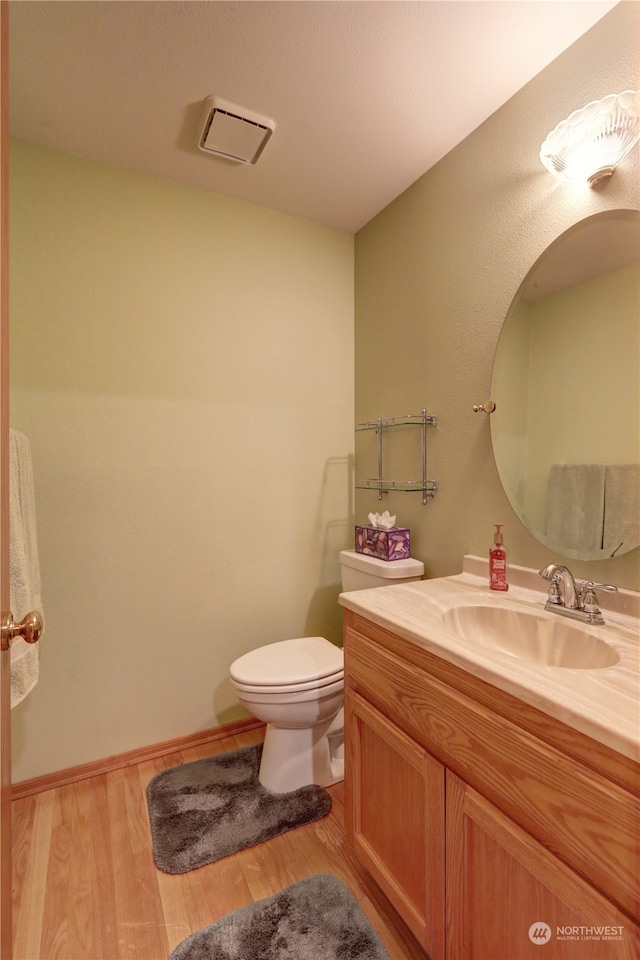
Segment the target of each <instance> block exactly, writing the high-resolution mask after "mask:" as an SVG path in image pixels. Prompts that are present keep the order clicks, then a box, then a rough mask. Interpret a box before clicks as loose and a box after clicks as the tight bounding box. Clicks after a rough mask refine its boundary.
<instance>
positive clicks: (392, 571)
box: [340, 550, 424, 580]
mask: <svg viewBox="0 0 640 960" xmlns="http://www.w3.org/2000/svg"><path fill="white" fill-rule="evenodd" d="M340 563H343V564H344V565H345V566H346V567H354V568H355V569H356V570H362V571H364V572H365V573H370V574H372V575H373V576H376V577H384V578H385V579H388V580H402V579H404V578H405V577H422V576H424V563H423V562H422V560H414V559H413V557H407V559H406V560H379V559H378V558H377V557H368V556H367V555H366V554H365V553H356V551H355V550H341V551H340Z"/></svg>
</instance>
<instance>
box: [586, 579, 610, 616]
mask: <svg viewBox="0 0 640 960" xmlns="http://www.w3.org/2000/svg"><path fill="white" fill-rule="evenodd" d="M596 590H605V591H606V592H607V593H617V592H618V588H617V587H614V586H613V584H611V583H594V582H593V580H586V581H585V582H584V583H583V584H582V586H581V587H580V606H581V607H582V609H583V610H584V612H585V613H587V614H589V615H590V616H598V615H601V611H600V607H599V606H598V602H597V600H596Z"/></svg>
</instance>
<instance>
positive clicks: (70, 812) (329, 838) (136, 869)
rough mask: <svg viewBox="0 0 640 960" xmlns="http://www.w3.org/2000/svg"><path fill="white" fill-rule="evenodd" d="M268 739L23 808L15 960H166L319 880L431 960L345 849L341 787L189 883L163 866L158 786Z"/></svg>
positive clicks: (90, 784)
mask: <svg viewBox="0 0 640 960" xmlns="http://www.w3.org/2000/svg"><path fill="white" fill-rule="evenodd" d="M261 737H262V731H260V730H258V731H252V732H249V733H243V734H241V735H239V736H236V737H229V738H227V739H225V740H218V741H216V742H213V743H208V744H205V745H204V746H202V747H199V748H197V749H193V750H188V751H183V752H182V753H172V754H171V755H169V756H167V757H163V758H161V759H159V760H153V761H148V762H145V763H140V764H137V765H134V766H130V767H126V768H124V769H121V770H116V771H112V772H110V773H108V774H104V775H101V776H96V777H92V778H91V779H87V780H83V781H81V782H79V783H75V784H71V785H69V786H65V787H60V788H59V789H54V790H47V791H45V792H43V793H39V794H37V795H35V796H30V797H26V798H24V799H20V800H15V801H14V803H13V837H14V841H13V844H14V850H13V864H14V882H13V923H14V960H54V958H57V960H125V958H127V960H166V958H167V957H168V956H169V953H170V952H171V951H172V950H173V948H174V947H175V946H176V945H177V944H178V943H179V942H180V941H181V940H183V939H184V938H185V937H187V936H188V935H189V934H190V933H193V932H195V931H196V930H198V929H200V928H201V927H204V926H207V925H208V924H210V923H213V922H214V921H216V920H218V919H219V918H220V917H222V916H224V915H225V914H227V913H229V912H231V911H232V910H236V909H238V908H239V907H242V906H245V905H246V904H248V903H251V902H252V901H253V900H260V899H262V898H263V897H268V896H270V895H271V894H272V893H275V892H277V891H278V890H281V889H282V888H283V887H286V886H288V885H289V884H291V883H295V881H296V880H301V879H302V878H303V877H307V876H310V875H312V874H314V873H332V874H334V875H335V876H337V877H339V878H340V879H341V880H343V881H344V882H345V883H346V884H347V886H348V887H349V888H350V890H351V891H352V893H353V894H354V896H355V897H356V898H357V900H358V901H359V903H360V906H361V907H362V909H363V911H364V913H365V914H366V915H367V917H368V918H369V921H370V922H371V924H372V926H373V927H374V929H375V930H376V931H377V933H378V935H379V936H380V938H381V940H382V941H383V943H384V944H385V946H386V948H387V950H388V952H389V954H390V956H391V958H392V960H424V954H423V953H422V952H421V951H420V949H419V948H418V947H417V945H416V943H415V941H414V940H413V938H412V937H411V935H410V934H409V933H408V931H407V930H406V928H405V927H404V926H403V924H402V923H401V921H400V920H399V919H398V918H397V917H396V915H395V914H393V912H392V911H391V909H390V908H389V907H387V906H386V905H385V904H384V902H383V901H382V900H381V899H380V898H379V895H378V894H377V892H376V888H375V887H374V886H373V885H372V884H371V883H370V881H368V879H367V877H366V875H365V874H364V873H363V871H362V870H361V869H360V868H359V867H358V865H357V863H356V862H355V860H354V858H353V857H352V855H351V853H350V851H349V849H348V848H347V845H346V841H345V834H344V816H343V813H344V805H343V792H344V791H343V785H342V784H337V785H336V786H334V787H330V788H329V792H330V793H331V796H332V799H333V806H332V810H331V813H330V814H329V815H328V816H327V817H324V818H323V819H322V820H318V821H316V822H315V823H312V824H309V825H307V826H305V827H300V828H298V829H297V830H292V831H290V832H288V833H286V834H283V835H282V836H280V837H276V838H275V839H273V840H269V841H267V842H266V843H263V844H260V845H259V846H257V847H253V848H252V849H250V850H245V851H243V852H241V853H238V854H235V855H234V856H232V857H227V858H225V859H224V860H220V861H218V862H217V863H214V864H211V865H209V866H206V867H201V868H200V869H198V870H194V871H192V872H190V873H186V874H182V875H179V876H171V875H169V874H165V873H162V871H160V870H158V869H157V868H156V866H155V864H154V862H153V857H152V849H151V835H150V831H149V821H148V816H147V804H146V793H145V790H146V786H147V783H148V782H149V780H150V779H151V777H152V776H154V775H155V774H156V773H158V772H159V771H160V770H164V769H166V768H167V767H172V766H175V765H176V764H178V763H184V762H187V761H189V760H197V759H199V758H200V757H203V756H211V755H212V754H214V753H225V752H227V751H230V750H237V749H238V748H239V747H243V746H248V745H250V744H252V743H255V742H257V741H259V740H260V739H261Z"/></svg>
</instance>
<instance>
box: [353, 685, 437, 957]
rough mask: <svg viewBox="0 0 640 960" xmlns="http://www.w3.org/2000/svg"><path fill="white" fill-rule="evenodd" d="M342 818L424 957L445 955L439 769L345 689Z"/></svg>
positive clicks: (365, 863) (360, 856) (359, 854)
mask: <svg viewBox="0 0 640 960" xmlns="http://www.w3.org/2000/svg"><path fill="white" fill-rule="evenodd" d="M345 706H346V712H345V717H346V724H347V726H346V733H347V735H346V748H347V763H346V767H345V769H346V772H347V777H346V783H345V820H346V827H347V836H348V839H349V842H350V844H351V845H352V846H353V848H354V850H355V852H356V856H357V857H358V860H359V861H360V862H361V863H362V864H363V866H364V867H366V869H367V870H368V872H369V873H370V874H371V876H372V877H373V878H374V879H375V880H376V882H377V883H378V885H379V886H380V888H381V889H382V890H383V891H384V893H385V894H386V896H387V897H388V898H389V900H390V901H391V903H392V904H393V906H394V907H395V908H396V910H397V911H398V913H399V914H400V916H401V917H402V918H403V919H404V921H405V922H406V924H407V926H408V927H409V929H410V930H411V932H412V933H413V934H414V936H415V937H416V938H417V939H418V941H419V942H420V943H421V944H422V946H423V947H424V948H425V950H426V951H427V953H428V954H429V956H430V957H431V960H442V958H443V957H444V767H443V766H442V764H441V763H439V762H438V761H437V760H435V759H434V758H433V757H432V756H431V755H430V754H429V753H427V751H426V750H424V749H423V747H421V746H420V744H418V743H416V742H415V741H414V740H412V739H411V737H408V736H407V735H406V734H405V733H404V732H403V731H402V730H400V729H399V728H398V727H396V726H395V724H393V723H392V721H391V720H389V719H388V718H387V717H385V716H384V715H383V714H382V713H380V712H379V711H378V710H376V709H375V707H373V706H372V705H371V704H370V703H368V702H367V701H366V700H364V699H363V698H362V697H360V696H359V695H358V694H354V693H353V692H351V691H347V696H346V700H345Z"/></svg>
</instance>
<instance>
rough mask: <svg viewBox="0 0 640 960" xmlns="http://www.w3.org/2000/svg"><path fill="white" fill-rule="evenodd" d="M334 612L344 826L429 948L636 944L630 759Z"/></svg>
mask: <svg viewBox="0 0 640 960" xmlns="http://www.w3.org/2000/svg"><path fill="white" fill-rule="evenodd" d="M345 616H346V619H345V718H346V734H347V736H346V747H347V762H346V781H345V787H346V811H345V812H346V824H347V833H348V837H349V841H350V843H351V845H352V846H353V848H354V850H355V853H356V855H357V857H358V859H359V860H360V862H361V863H362V864H363V866H364V867H365V868H366V869H367V870H368V871H369V872H370V873H371V875H372V876H373V878H374V880H376V882H377V883H378V885H379V886H380V888H381V889H382V891H383V892H384V894H385V895H386V896H387V897H388V899H389V900H390V902H391V903H392V904H393V906H394V907H395V908H396V910H397V911H398V913H399V914H400V916H401V917H402V918H403V919H404V920H405V922H406V923H407V925H408V926H409V928H410V929H411V930H412V932H413V933H414V935H415V936H416V938H417V939H418V940H419V942H420V943H421V944H422V946H423V948H424V950H425V952H426V955H427V956H429V957H430V958H431V960H443V958H446V960H462V958H465V960H489V958H490V960H529V958H537V960H539V958H543V957H546V958H547V960H549V958H552V960H565V958H566V960H623V958H624V960H632V958H637V957H640V928H639V927H638V925H637V923H638V919H639V917H640V906H639V903H638V889H639V884H638V880H639V877H640V854H639V847H638V842H639V830H640V803H639V799H638V766H637V764H635V763H633V762H632V761H631V760H628V759H627V758H625V757H623V756H621V755H619V754H617V753H615V751H613V750H609V749H608V748H606V747H604V746H603V745H601V744H598V743H595V741H593V740H591V739H590V738H588V737H586V736H584V735H582V734H580V733H578V732H577V731H574V730H571V729H569V728H567V727H566V726H565V725H564V724H562V723H560V722H558V721H554V720H553V719H552V718H550V717H548V716H546V715H545V714H543V713H541V712H540V711H537V710H535V709H534V708H532V707H530V706H529V705H527V704H525V703H523V702H522V701H519V700H518V699H517V698H515V697H513V696H511V695H508V694H506V693H503V692H502V691H499V690H497V689H496V688H494V687H493V686H492V685H490V684H488V683H485V682H484V681H482V680H479V679H478V678H476V677H474V676H472V675H471V674H469V673H467V672H465V671H464V670H462V669H460V668H458V667H455V666H453V665H451V664H449V663H447V662H445V661H443V660H441V659H440V658H439V657H436V656H434V655H432V654H430V653H429V651H427V650H426V649H424V648H423V647H421V646H419V645H418V644H414V643H410V642H408V641H406V640H403V639H402V638H400V637H398V636H396V635H394V634H393V633H391V632H389V631H387V630H385V629H383V628H382V627H380V626H378V625H376V624H373V623H371V622H369V621H367V620H366V619H364V618H363V617H361V616H359V615H358V614H356V613H354V612H352V611H346V612H345ZM532 927H533V930H531V929H530V928H532ZM547 928H548V929H547ZM590 928H594V929H590ZM545 931H546V933H545ZM545 936H547V937H548V940H547V941H546V942H545ZM532 938H533V939H532Z"/></svg>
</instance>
